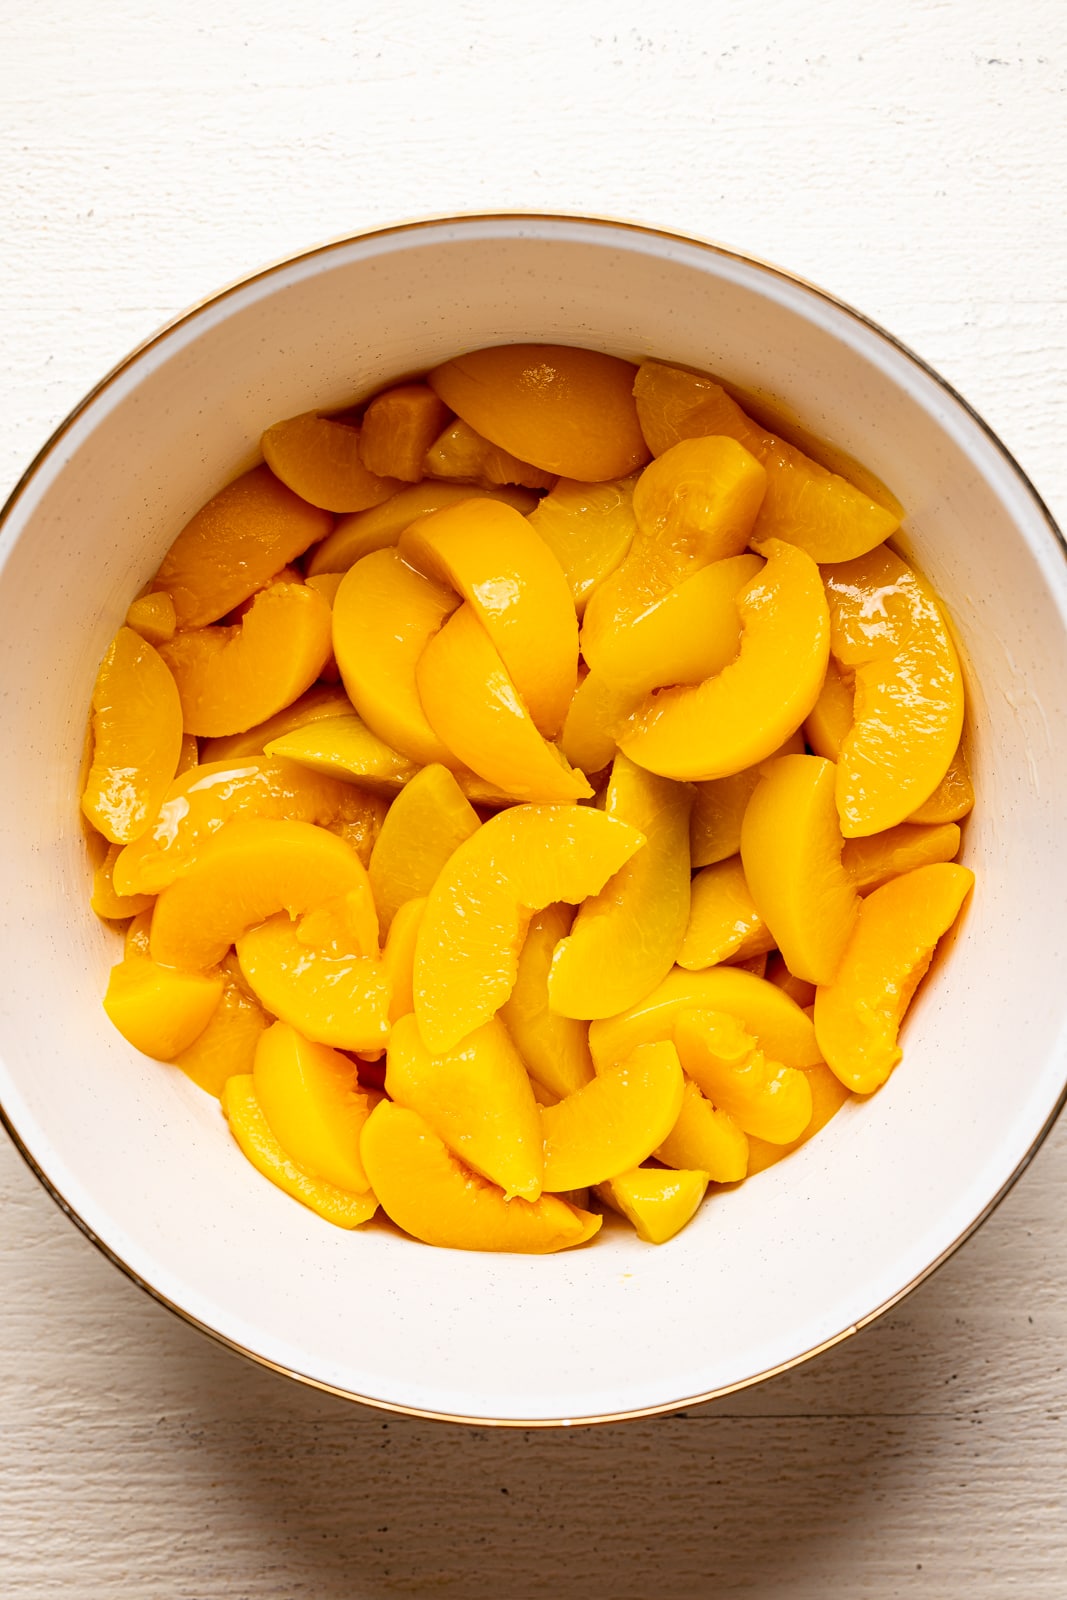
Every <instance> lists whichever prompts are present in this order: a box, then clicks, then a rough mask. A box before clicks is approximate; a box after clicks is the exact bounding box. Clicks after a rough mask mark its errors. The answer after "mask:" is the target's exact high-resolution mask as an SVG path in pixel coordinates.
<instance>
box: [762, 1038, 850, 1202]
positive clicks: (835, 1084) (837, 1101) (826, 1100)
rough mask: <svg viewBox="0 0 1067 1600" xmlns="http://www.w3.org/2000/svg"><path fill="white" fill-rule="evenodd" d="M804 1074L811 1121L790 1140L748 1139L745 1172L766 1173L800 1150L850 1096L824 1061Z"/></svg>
mask: <svg viewBox="0 0 1067 1600" xmlns="http://www.w3.org/2000/svg"><path fill="white" fill-rule="evenodd" d="M804 1076H805V1077H806V1078H807V1080H808V1087H809V1088H810V1090H811V1121H810V1122H809V1123H808V1125H807V1127H806V1128H805V1129H804V1131H803V1133H801V1134H800V1135H799V1136H798V1137H797V1138H796V1139H791V1140H790V1141H789V1143H788V1144H771V1143H770V1142H769V1141H768V1140H766V1139H750V1140H749V1141H748V1175H749V1177H750V1178H751V1177H753V1176H754V1175H755V1174H756V1173H757V1172H765V1171H766V1170H767V1168H768V1167H773V1166H776V1165H777V1164H778V1162H779V1161H782V1160H784V1159H785V1157H786V1156H788V1155H792V1153H793V1151H794V1150H799V1149H800V1146H801V1145H802V1144H807V1142H808V1140H809V1139H814V1137H815V1135H816V1134H817V1133H819V1132H821V1130H822V1129H823V1128H825V1126H826V1124H827V1123H828V1122H829V1121H830V1119H831V1117H834V1116H836V1115H837V1113H838V1112H839V1111H840V1109H841V1107H842V1106H843V1105H844V1103H845V1101H846V1100H849V1099H851V1095H850V1094H849V1092H848V1090H847V1089H846V1088H845V1086H844V1084H843V1083H842V1082H841V1081H840V1079H839V1078H837V1077H835V1076H834V1074H833V1073H832V1072H831V1071H830V1068H829V1067H828V1066H826V1065H825V1064H823V1065H820V1066H815V1067H808V1069H807V1071H806V1072H805V1074H804Z"/></svg>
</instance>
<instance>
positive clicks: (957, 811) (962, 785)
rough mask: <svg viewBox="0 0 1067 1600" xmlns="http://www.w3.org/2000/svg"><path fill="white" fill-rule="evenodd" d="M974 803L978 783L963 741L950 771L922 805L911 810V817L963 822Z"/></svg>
mask: <svg viewBox="0 0 1067 1600" xmlns="http://www.w3.org/2000/svg"><path fill="white" fill-rule="evenodd" d="M973 807H974V785H973V784H972V782H971V770H970V766H969V764H968V761H967V752H966V750H965V749H964V748H963V746H962V744H961V745H959V746H958V747H957V750H956V754H955V755H954V756H953V757H952V760H951V761H950V762H949V764H948V771H947V772H946V773H945V776H944V777H943V778H942V779H941V782H940V783H939V784H938V786H937V788H936V789H935V790H934V792H933V794H932V795H931V796H930V798H929V800H924V801H923V803H922V805H921V806H918V807H917V808H916V810H914V811H913V812H912V813H911V816H910V817H909V818H908V821H909V822H926V823H930V822H959V821H960V819H961V818H962V817H965V816H966V815H967V813H968V811H970V810H972V809H973Z"/></svg>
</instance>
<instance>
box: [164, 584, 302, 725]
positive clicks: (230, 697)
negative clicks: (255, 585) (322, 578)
mask: <svg viewBox="0 0 1067 1600" xmlns="http://www.w3.org/2000/svg"><path fill="white" fill-rule="evenodd" d="M329 654H330V607H329V604H328V602H327V601H326V600H324V599H323V597H322V595H320V594H317V593H316V592H315V590H314V589H309V588H308V587H307V585H306V584H303V583H276V584H272V585H271V586H270V587H269V588H267V589H264V590H262V591H261V592H260V593H259V594H257V595H256V597H255V599H254V600H253V601H252V604H251V607H250V608H249V610H248V612H247V613H246V615H245V616H244V617H243V618H242V619H241V621H240V622H239V623H237V624H235V625H234V626H232V627H211V628H197V629H193V630H192V631H190V632H188V633H178V634H175V636H174V638H173V639H171V641H170V642H169V644H164V645H160V655H161V656H162V657H163V659H164V661H165V662H166V663H167V666H168V667H169V668H170V670H171V672H172V673H173V674H174V681H175V683H176V684H177V686H178V693H179V695H180V696H181V704H182V716H183V718H184V722H185V729H186V732H187V733H196V734H208V735H219V734H228V733H239V732H240V731H241V730H242V729H243V728H250V727H252V726H253V724H254V723H258V722H263V721H264V720H265V719H266V718H267V717H272V716H274V715H275V714H276V713H277V712H279V711H281V710H283V709H284V708H285V707H286V706H288V705H291V704H292V702H293V701H294V700H295V699H296V698H297V696H298V695H302V694H303V693H304V690H305V689H308V688H310V687H311V685H312V684H313V683H314V681H315V679H316V678H317V677H318V675H319V673H320V672H321V671H322V668H323V666H324V665H325V663H326V661H327V659H328V657H329Z"/></svg>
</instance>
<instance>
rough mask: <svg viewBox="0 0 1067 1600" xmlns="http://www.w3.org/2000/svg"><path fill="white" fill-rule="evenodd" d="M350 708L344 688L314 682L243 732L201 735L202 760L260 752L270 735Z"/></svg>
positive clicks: (282, 733)
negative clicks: (207, 736)
mask: <svg viewBox="0 0 1067 1600" xmlns="http://www.w3.org/2000/svg"><path fill="white" fill-rule="evenodd" d="M351 710H352V702H351V700H350V699H349V698H348V695H347V694H346V693H345V691H344V689H341V688H337V687H335V686H334V685H333V684H316V685H315V686H314V688H312V689H309V690H308V691H307V693H306V694H302V695H301V696H300V698H299V699H298V700H294V701H293V703H292V705H291V706H286V707H285V710H284V711H278V712H276V713H275V715H274V716H273V717H268V718H267V719H266V721H265V722H257V724H256V726H255V727H254V728H246V729H245V730H244V732H243V733H230V734H227V735H226V737H225V738H222V739H205V740H204V743H203V746H202V748H201V751H200V759H201V761H203V762H204V763H207V762H211V761H232V760H233V759H234V758H235V757H238V756H240V757H244V756H261V755H262V754H263V753H264V751H265V750H266V748H267V745H268V744H270V742H271V740H272V739H282V738H284V737H285V736H286V735H287V734H290V733H293V732H295V730H296V729H297V728H305V727H310V726H311V725H312V724H313V723H315V722H324V721H326V720H327V719H328V718H330V717H340V716H344V715H345V714H347V713H348V712H350V711H351Z"/></svg>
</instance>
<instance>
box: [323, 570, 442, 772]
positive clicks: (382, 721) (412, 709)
mask: <svg viewBox="0 0 1067 1600" xmlns="http://www.w3.org/2000/svg"><path fill="white" fill-rule="evenodd" d="M458 604H459V598H458V596H456V595H454V594H453V593H452V591H451V589H447V588H444V587H442V585H440V584H437V583H433V582H432V581H431V580H430V579H429V578H425V577H423V575H422V574H421V573H419V572H415V571H413V570H412V568H411V567H409V566H407V565H406V563H405V562H403V561H402V560H401V558H400V556H399V555H398V554H397V552H396V551H395V550H376V551H374V552H373V554H371V555H369V556H364V557H363V559H362V561H357V562H356V565H355V566H354V567H350V568H349V570H348V572H346V574H345V578H344V582H343V583H342V584H341V587H340V588H339V589H338V591H337V597H336V599H335V600H334V603H333V649H334V654H335V656H336V657H337V665H338V666H339V667H340V669H341V677H342V679H343V680H344V686H345V688H346V689H347V690H348V697H349V699H350V700H351V702H352V704H353V705H354V706H355V708H356V710H357V711H358V712H359V715H360V716H361V717H362V718H363V720H364V722H365V723H366V724H367V726H368V728H370V729H371V731H372V732H373V733H376V734H377V735H378V737H379V739H383V740H384V741H385V743H386V744H387V745H389V746H390V747H391V748H392V749H394V750H398V751H399V752H400V753H401V755H405V756H408V757H410V759H411V760H412V761H417V762H418V763H419V764H420V765H425V764H426V763H427V762H430V761H439V762H440V763H441V764H442V765H443V766H446V767H453V766H455V765H456V764H457V762H456V758H455V756H453V755H452V753H451V751H449V750H448V749H447V748H446V746H445V745H444V744H442V742H441V740H440V738H439V737H438V736H437V734H436V733H435V732H434V730H433V728H432V727H431V726H430V724H429V722H428V721H427V719H426V713H425V712H424V711H423V709H422V703H421V701H420V699H419V693H418V690H417V688H416V686H415V666H416V663H417V662H418V660H419V657H420V656H421V655H422V653H423V651H424V650H425V648H426V646H427V644H428V643H429V641H430V640H431V639H432V638H433V637H434V635H435V634H436V633H437V631H438V629H439V628H440V627H441V625H442V623H443V622H444V620H445V618H446V617H448V616H449V615H450V614H451V613H452V612H453V611H454V610H455V609H456V607H457V605H458Z"/></svg>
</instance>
